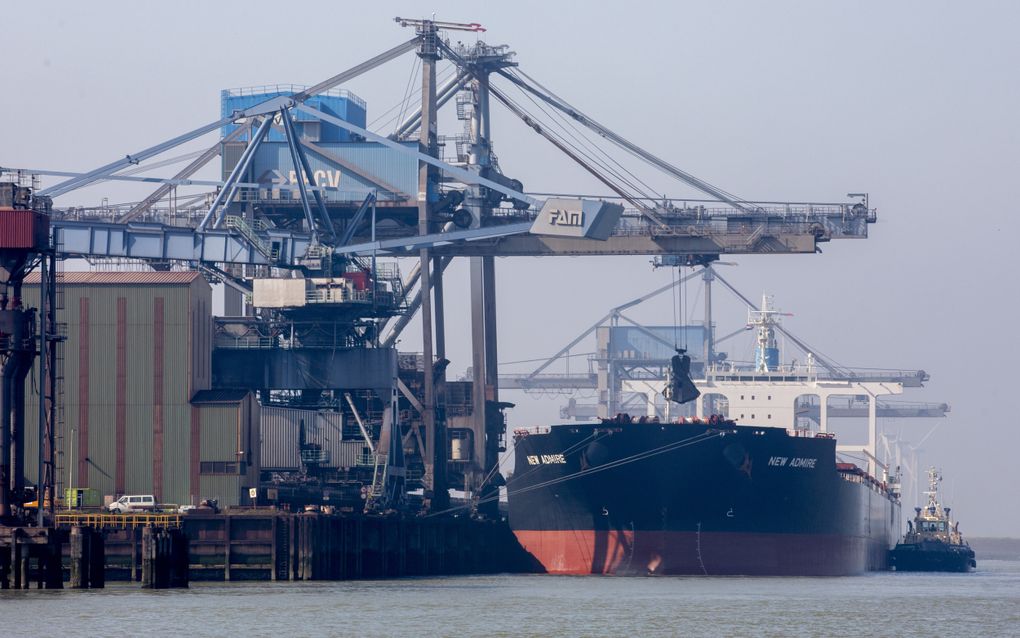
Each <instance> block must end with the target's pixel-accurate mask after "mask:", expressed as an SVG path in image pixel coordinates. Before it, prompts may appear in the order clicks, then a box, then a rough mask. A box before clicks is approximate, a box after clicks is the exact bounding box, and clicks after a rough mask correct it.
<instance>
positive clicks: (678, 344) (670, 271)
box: [669, 268, 680, 350]
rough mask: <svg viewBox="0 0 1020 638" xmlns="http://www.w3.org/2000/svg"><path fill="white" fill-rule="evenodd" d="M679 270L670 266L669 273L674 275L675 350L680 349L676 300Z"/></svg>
mask: <svg viewBox="0 0 1020 638" xmlns="http://www.w3.org/2000/svg"><path fill="white" fill-rule="evenodd" d="M679 270H680V269H679V268H676V269H674V268H670V269H669V273H670V275H671V276H672V279H673V286H672V290H673V349H674V350H679V349H680V336H679V334H678V331H679V329H680V328H679V325H678V324H679V322H680V320H679V318H678V317H677V300H676V278H677V272H678V271H679Z"/></svg>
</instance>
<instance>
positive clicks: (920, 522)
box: [889, 467, 977, 572]
mask: <svg viewBox="0 0 1020 638" xmlns="http://www.w3.org/2000/svg"><path fill="white" fill-rule="evenodd" d="M941 482H942V475H941V474H940V473H939V471H938V470H936V469H935V468H934V467H932V468H929V469H928V491H927V492H925V495H927V496H928V504H927V506H925V507H923V508H922V507H915V508H914V520H913V521H908V522H907V534H906V536H904V537H903V540H902V541H901V542H899V543H897V544H896V547H895V548H894V549H893V550H892V551H890V552H889V567H890V568H891V569H893V570H895V571H898V572H967V571H970V570H972V569H976V568H977V560H976V559H975V556H974V550H973V549H971V548H970V545H968V544H967V541H965V540H963V535H962V534H960V522H959V521H957V522H955V523H954V522H953V520H952V519H951V518H949V512H950V508H948V507H944V506H943V505H942V502H941V501H940V499H939V483H941Z"/></svg>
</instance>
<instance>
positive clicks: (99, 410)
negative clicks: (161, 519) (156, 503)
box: [25, 277, 257, 503]
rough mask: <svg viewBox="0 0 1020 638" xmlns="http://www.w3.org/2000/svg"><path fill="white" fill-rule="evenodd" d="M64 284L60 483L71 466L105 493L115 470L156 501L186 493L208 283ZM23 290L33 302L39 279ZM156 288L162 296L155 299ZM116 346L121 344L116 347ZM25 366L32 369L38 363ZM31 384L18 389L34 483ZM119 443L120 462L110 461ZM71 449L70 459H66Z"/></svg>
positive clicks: (112, 489) (204, 367)
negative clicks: (158, 476)
mask: <svg viewBox="0 0 1020 638" xmlns="http://www.w3.org/2000/svg"><path fill="white" fill-rule="evenodd" d="M62 290H63V293H62V294H63V306H64V307H63V309H62V310H61V311H60V312H59V314H58V319H57V320H58V321H59V322H61V323H66V324H67V336H68V339H67V341H66V342H65V343H64V346H63V363H62V366H61V368H62V373H63V377H64V380H63V396H62V400H63V407H64V410H63V414H64V424H65V425H64V432H63V441H62V445H61V447H62V449H63V451H64V454H63V455H62V457H61V458H60V459H59V464H60V466H61V470H60V475H59V476H58V484H59V485H60V486H61V487H66V486H67V483H68V480H69V475H70V481H71V483H73V484H74V486H75V487H91V488H94V489H96V490H97V491H98V493H99V494H100V495H107V494H115V493H117V492H118V490H117V488H118V485H117V483H118V479H120V480H122V481H123V485H122V486H121V487H122V489H123V492H122V493H145V494H153V493H155V494H157V495H158V496H159V497H160V498H161V499H162V500H163V501H164V502H172V503H186V502H189V501H190V500H191V496H192V492H193V491H194V490H192V486H191V485H190V483H191V478H190V477H191V461H192V458H191V454H190V446H191V429H192V428H191V405H190V403H189V401H190V399H191V396H192V395H193V394H194V392H195V391H196V390H200V389H206V388H208V387H209V383H210V376H211V370H210V358H211V357H210V350H211V344H212V318H211V308H212V292H211V288H210V286H209V284H208V283H206V281H205V280H204V279H202V278H201V277H199V278H196V279H195V280H194V281H192V282H191V283H190V284H185V285H170V284H159V285H113V284H110V285H96V284H85V285H77V284H76V285H65V286H63V288H62ZM25 293H26V294H25V298H26V299H25V303H26V304H27V305H30V306H37V305H38V287H37V286H26V289H25ZM157 298H162V303H161V304H159V303H157V301H156V300H157ZM160 308H161V309H162V313H161V314H162V325H163V338H162V361H163V370H162V375H157V374H156V368H155V366H156V361H157V356H156V355H157V343H158V340H157V339H156V329H157V328H156V326H157V322H156V315H157V313H159V312H160ZM118 346H120V347H121V348H122V352H121V353H120V356H118ZM118 360H119V361H120V364H121V366H119V365H118ZM31 374H32V377H33V378H38V369H37V368H36V369H33V371H32V373H31ZM160 378H162V398H163V400H162V418H161V419H159V422H158V423H157V417H156V415H155V411H154V409H153V408H154V406H153V397H154V394H155V383H156V382H158V380H159V379H160ZM37 385H38V384H37V382H33V383H30V384H29V385H28V390H27V394H26V407H27V414H26V422H27V424H28V427H27V428H26V442H30V445H29V446H28V448H29V449H26V472H27V477H28V480H29V482H30V483H32V484H34V483H35V475H36V459H37V452H36V445H35V443H36V441H37V436H38V434H37V424H38V416H37V415H38V412H37V408H38V404H39V399H38V394H37V393H36V391H35V388H36V387H37ZM85 393H87V396H85ZM118 403H122V405H120V406H118ZM235 413H236V410H235ZM235 421H236V417H235ZM160 426H161V429H162V437H161V438H162V445H160V444H159V442H158V441H157V442H155V445H154V441H153V436H154V432H158V431H159V429H160ZM118 433H120V434H119V435H118ZM119 439H120V440H119ZM256 440H257V438H256ZM118 448H120V450H119V453H120V456H121V457H122V458H123V461H124V462H123V465H122V466H118V464H117V458H118ZM82 452H84V454H83V453H82ZM159 454H161V455H162V480H161V483H162V485H161V486H156V485H154V484H153V479H154V476H153V474H154V472H158V471H159V470H158V468H159V465H160V463H159V462H157V459H156V458H154V457H155V456H158V455H159ZM72 458H73V460H74V466H73V467H69V465H70V463H71V460H72ZM154 467H155V468H156V469H155V470H154ZM217 489H219V488H217ZM203 493H204V491H203Z"/></svg>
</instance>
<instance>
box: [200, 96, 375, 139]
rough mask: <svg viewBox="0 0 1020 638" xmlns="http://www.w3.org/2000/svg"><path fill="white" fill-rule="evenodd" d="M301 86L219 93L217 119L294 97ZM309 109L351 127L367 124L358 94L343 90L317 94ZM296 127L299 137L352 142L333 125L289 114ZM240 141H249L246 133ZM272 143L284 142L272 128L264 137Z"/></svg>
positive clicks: (230, 127)
mask: <svg viewBox="0 0 1020 638" xmlns="http://www.w3.org/2000/svg"><path fill="white" fill-rule="evenodd" d="M304 88H305V87H303V86H295V85H274V86H269V87H255V88H250V89H228V90H225V91H221V92H220V116H221V117H226V116H228V115H230V114H231V113H233V112H234V111H239V110H244V109H248V108H251V107H253V106H255V105H256V104H261V103H262V102H265V101H266V100H270V99H272V98H275V97H280V96H289V95H294V94H295V93H297V92H299V91H301V90H303V89H304ZM305 103H306V104H308V106H311V107H312V108H316V109H319V110H320V111H323V112H325V113H329V114H330V115H333V116H335V117H338V118H340V119H342V120H344V121H346V122H350V123H351V124H356V125H357V126H360V127H362V128H364V127H365V123H366V121H367V119H366V118H367V113H368V111H367V107H366V105H365V101H364V100H362V99H361V98H359V97H358V96H357V95H354V94H353V93H351V92H349V91H346V90H337V89H334V90H332V91H328V92H326V93H323V94H322V95H316V96H314V97H311V98H309V99H308V100H306V101H305ZM292 117H293V118H294V121H295V123H296V126H297V130H298V134H303V135H304V136H305V137H307V138H308V139H311V140H315V141H321V142H351V141H353V138H352V136H351V133H350V132H349V131H346V130H344V129H342V128H340V127H339V126H336V125H334V124H328V123H326V122H320V121H319V120H318V118H315V117H313V116H311V115H308V114H306V113H302V112H294V113H292ZM238 126H240V125H238V124H228V125H227V126H224V127H223V130H222V135H223V136H224V137H226V136H227V135H229V134H230V133H232V132H233V131H234V129H236V128H237V127H238ZM239 140H240V141H247V140H248V133H244V134H242V135H241V137H240V138H239ZM267 140H268V141H271V142H283V141H286V137H285V136H284V134H283V131H282V130H277V129H275V128H274V129H272V130H270V131H269V134H268V135H267Z"/></svg>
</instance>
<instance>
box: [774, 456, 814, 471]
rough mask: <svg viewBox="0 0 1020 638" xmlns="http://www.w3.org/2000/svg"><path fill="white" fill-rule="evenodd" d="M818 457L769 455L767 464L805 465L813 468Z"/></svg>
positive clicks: (781, 465) (782, 465)
mask: <svg viewBox="0 0 1020 638" xmlns="http://www.w3.org/2000/svg"><path fill="white" fill-rule="evenodd" d="M817 462H818V459H804V458H799V457H798V458H793V459H791V458H790V457H787V456H770V457H769V465H771V466H772V467H806V468H808V469H811V470H813V469H815V463H817Z"/></svg>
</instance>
